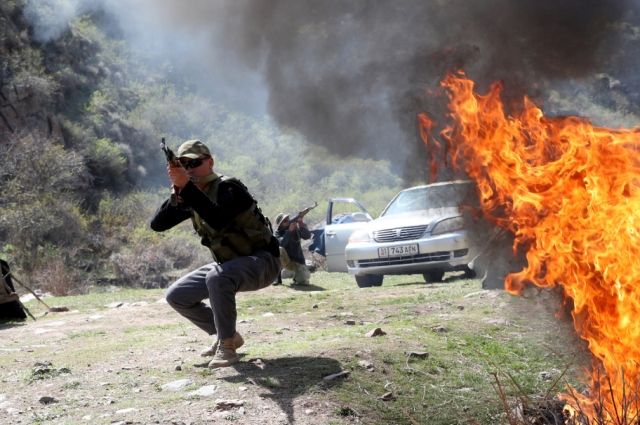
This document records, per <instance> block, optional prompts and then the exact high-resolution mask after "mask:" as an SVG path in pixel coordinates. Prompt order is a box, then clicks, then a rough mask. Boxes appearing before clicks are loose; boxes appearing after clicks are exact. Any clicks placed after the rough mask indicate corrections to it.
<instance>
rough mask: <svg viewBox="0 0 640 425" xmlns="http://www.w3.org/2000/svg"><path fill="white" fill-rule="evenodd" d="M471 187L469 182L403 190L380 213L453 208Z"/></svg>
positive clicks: (386, 214)
mask: <svg viewBox="0 0 640 425" xmlns="http://www.w3.org/2000/svg"><path fill="white" fill-rule="evenodd" d="M471 188H472V185H470V184H448V185H441V186H430V187H419V188H415V189H408V190H404V191H402V192H400V193H399V194H398V196H396V198H395V199H394V200H393V201H391V203H390V204H389V205H388V206H387V208H386V209H385V210H384V212H383V213H382V215H383V216H389V215H394V214H405V213H412V212H418V211H426V210H430V209H435V208H455V207H458V206H460V205H461V204H462V203H465V201H466V200H468V199H469V198H468V196H469V195H470V194H471V192H472V190H470V189H471Z"/></svg>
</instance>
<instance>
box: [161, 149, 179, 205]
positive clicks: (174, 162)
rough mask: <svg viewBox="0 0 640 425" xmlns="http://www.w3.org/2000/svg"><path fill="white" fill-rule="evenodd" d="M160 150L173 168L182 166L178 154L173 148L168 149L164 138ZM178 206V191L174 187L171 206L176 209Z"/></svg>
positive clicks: (172, 188)
mask: <svg viewBox="0 0 640 425" xmlns="http://www.w3.org/2000/svg"><path fill="white" fill-rule="evenodd" d="M160 149H162V152H164V156H165V157H166V158H167V162H168V163H169V164H171V165H173V166H180V161H178V158H176V154H174V153H173V151H172V150H171V148H168V147H167V144H166V143H165V141H164V137H163V138H162V140H161V141H160ZM176 205H178V194H177V191H176V187H175V186H172V187H171V206H172V207H175V206H176Z"/></svg>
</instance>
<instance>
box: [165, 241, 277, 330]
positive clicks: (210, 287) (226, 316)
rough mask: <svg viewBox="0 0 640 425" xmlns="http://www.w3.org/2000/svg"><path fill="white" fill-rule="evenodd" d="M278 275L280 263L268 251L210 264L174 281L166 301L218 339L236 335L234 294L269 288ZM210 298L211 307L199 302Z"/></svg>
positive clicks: (168, 290)
mask: <svg viewBox="0 0 640 425" xmlns="http://www.w3.org/2000/svg"><path fill="white" fill-rule="evenodd" d="M278 273H280V260H279V259H278V258H277V257H274V256H273V255H272V254H270V253H269V252H267V251H257V252H256V253H254V254H253V255H249V256H246V257H238V258H234V259H233V260H229V261H225V262H224V263H222V264H218V263H215V262H214V263H209V264H207V265H205V266H202V267H200V268H199V269H196V270H194V271H192V272H190V273H188V274H186V275H184V276H182V277H181V278H180V279H178V280H177V281H175V282H174V283H173V284H171V286H170V287H169V288H168V289H167V294H166V298H167V302H168V303H169V305H170V306H171V307H173V308H174V309H175V310H176V311H177V312H178V313H180V314H181V315H183V316H184V317H186V318H187V319H189V320H190V321H191V322H193V324H194V325H196V326H198V327H199V328H200V329H202V330H203V331H205V332H206V333H208V334H209V335H213V334H215V333H216V330H217V334H218V338H220V339H225V338H231V337H232V336H233V335H234V334H235V332H236V318H237V315H238V313H237V311H236V292H246V291H257V290H258V289H262V288H266V287H267V286H269V285H271V283H273V281H274V280H275V279H276V278H277V277H278ZM207 297H208V298H209V302H210V303H211V307H209V306H208V305H206V304H205V303H203V302H202V300H204V299H205V298H207Z"/></svg>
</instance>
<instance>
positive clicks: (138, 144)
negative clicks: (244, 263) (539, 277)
mask: <svg viewBox="0 0 640 425" xmlns="http://www.w3.org/2000/svg"><path fill="white" fill-rule="evenodd" d="M24 7H25V2H24V0H10V1H4V2H2V3H1V4H0V58H1V59H0V60H1V64H0V65H1V66H0V101H1V105H0V157H1V158H2V162H3V165H2V168H1V171H0V186H1V187H2V191H0V211H1V212H2V213H1V214H0V257H2V258H4V259H6V260H8V261H9V262H10V263H11V264H12V266H13V267H14V270H15V272H16V273H17V274H18V275H22V276H23V277H24V278H25V280H28V281H29V282H30V283H31V284H32V285H34V286H35V287H41V288H42V289H44V290H48V291H53V292H55V293H57V294H64V293H70V292H79V291H80V292H81V291H86V290H88V289H89V288H91V287H92V286H96V285H97V286H99V285H103V284H106V283H112V284H118V285H134V286H144V287H155V286H162V285H164V284H166V283H167V281H168V280H169V279H170V278H171V274H170V272H171V271H172V270H174V269H182V268H186V267H190V266H192V265H193V264H197V263H201V262H203V261H206V260H207V256H206V250H204V249H203V248H201V247H199V245H198V243H197V241H196V239H195V238H193V237H192V235H191V230H190V229H189V227H188V226H181V227H180V228H178V229H176V230H174V231H172V232H170V236H171V238H170V239H167V238H165V237H162V236H159V235H155V234H153V233H151V232H150V231H149V229H148V226H147V222H148V220H149V218H150V216H151V215H152V214H153V211H154V209H155V207H156V206H157V205H159V203H160V202H161V201H162V199H163V198H164V197H165V196H166V195H167V179H166V176H165V171H164V167H165V165H164V159H163V156H162V154H161V152H160V150H159V140H160V138H161V137H166V138H167V140H168V142H169V144H170V145H171V146H172V147H174V148H175V147H176V146H177V145H178V144H179V143H180V141H182V140H185V139H189V138H201V139H202V140H204V141H206V143H208V144H209V145H210V146H211V147H212V149H213V151H214V153H215V157H216V164H217V170H218V171H220V172H222V173H223V174H225V173H228V174H231V175H234V176H236V177H239V178H240V179H242V180H243V181H244V182H245V183H246V184H247V185H248V186H249V187H250V188H251V190H252V192H253V193H254V195H255V196H256V197H257V198H258V200H259V202H260V204H261V206H262V208H263V210H264V211H265V212H266V214H267V215H269V216H271V217H273V216H275V215H276V214H277V213H278V212H280V211H281V210H286V211H293V210H295V209H297V208H300V207H303V206H305V205H307V204H310V203H311V202H312V201H314V200H317V201H319V202H320V203H321V205H322V201H323V200H325V199H326V198H328V197H330V196H355V197H358V198H360V199H361V200H362V201H364V202H365V204H367V205H368V206H369V207H370V208H371V209H372V210H373V211H374V212H375V211H379V210H380V209H381V208H382V207H383V206H384V204H385V203H386V202H387V201H388V200H389V199H390V197H391V196H392V195H393V193H395V191H396V190H397V189H398V188H399V186H400V185H401V184H402V182H401V181H400V179H399V177H398V176H397V175H396V174H395V173H394V171H393V170H392V168H391V166H390V164H389V163H388V162H385V161H373V160H366V159H355V158H336V157H333V156H331V155H329V154H328V153H327V152H326V151H324V150H323V149H322V148H319V147H313V146H310V145H309V144H307V143H306V142H305V141H304V140H303V139H302V138H301V136H300V135H298V134H296V133H294V132H290V131H287V130H286V129H280V128H277V127H276V126H275V125H274V124H273V123H272V122H271V121H270V120H269V119H268V118H266V117H255V116H249V115H245V114H241V113H238V112H234V111H232V110H229V109H227V108H226V107H225V106H224V105H221V104H217V103H216V102H215V99H209V98H205V97H202V96H201V95H199V93H198V91H197V88H193V87H192V86H193V84H190V82H189V81H181V80H177V79H175V78H174V77H173V76H172V74H171V66H170V64H166V65H165V66H163V67H153V68H152V67H150V66H149V65H147V64H146V62H145V60H144V57H140V56H139V55H136V54H134V52H133V51H132V50H131V49H130V48H129V47H128V45H127V43H126V41H125V39H124V38H123V36H122V34H119V32H118V31H117V29H116V30H114V29H113V22H112V20H111V18H110V17H109V16H108V15H107V14H106V13H104V12H93V13H91V14H87V15H84V16H81V17H80V18H78V19H76V20H74V21H72V22H71V24H70V25H69V27H68V29H67V30H66V31H65V32H64V33H63V34H62V35H61V36H60V37H57V38H55V39H51V40H46V41H42V40H40V39H38V38H37V37H36V36H35V34H34V29H33V28H32V27H31V26H30V24H29V22H28V21H27V19H26V18H25V15H24ZM321 209H322V208H318V209H317V210H315V211H314V212H313V213H312V214H310V216H309V218H310V220H311V221H314V220H316V221H319V220H320V219H321V218H322V216H323V211H321Z"/></svg>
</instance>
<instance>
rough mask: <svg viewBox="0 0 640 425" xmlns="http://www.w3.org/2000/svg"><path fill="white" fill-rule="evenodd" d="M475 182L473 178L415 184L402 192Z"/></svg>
mask: <svg viewBox="0 0 640 425" xmlns="http://www.w3.org/2000/svg"><path fill="white" fill-rule="evenodd" d="M471 183H473V181H472V180H451V181H446V182H437V183H431V184H423V185H420V186H413V187H409V188H407V189H403V190H402V192H405V191H408V190H418V189H425V188H428V187H437V186H453V185H457V184H471Z"/></svg>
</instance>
